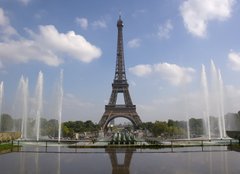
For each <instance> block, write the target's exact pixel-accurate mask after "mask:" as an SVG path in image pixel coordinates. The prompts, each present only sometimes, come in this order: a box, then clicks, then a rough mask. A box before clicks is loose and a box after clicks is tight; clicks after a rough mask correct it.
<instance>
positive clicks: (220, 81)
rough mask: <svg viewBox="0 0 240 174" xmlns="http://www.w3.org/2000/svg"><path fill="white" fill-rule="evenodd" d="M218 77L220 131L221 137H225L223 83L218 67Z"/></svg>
mask: <svg viewBox="0 0 240 174" xmlns="http://www.w3.org/2000/svg"><path fill="white" fill-rule="evenodd" d="M218 79H219V92H220V94H219V95H220V118H221V123H222V132H223V137H226V136H227V135H226V125H225V117H224V112H225V111H224V89H223V88H224V84H223V80H222V75H221V71H220V69H219V70H218Z"/></svg>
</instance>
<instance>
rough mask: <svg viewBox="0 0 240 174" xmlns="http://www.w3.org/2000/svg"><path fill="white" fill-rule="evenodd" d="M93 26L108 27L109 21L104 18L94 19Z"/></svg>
mask: <svg viewBox="0 0 240 174" xmlns="http://www.w3.org/2000/svg"><path fill="white" fill-rule="evenodd" d="M92 26H93V27H94V28H107V23H106V21H105V20H104V19H100V20H97V21H94V22H93V23H92Z"/></svg>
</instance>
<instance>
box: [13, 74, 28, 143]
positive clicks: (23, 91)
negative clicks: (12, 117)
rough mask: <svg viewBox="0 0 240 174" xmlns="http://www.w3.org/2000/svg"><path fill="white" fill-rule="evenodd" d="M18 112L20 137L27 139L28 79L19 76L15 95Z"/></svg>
mask: <svg viewBox="0 0 240 174" xmlns="http://www.w3.org/2000/svg"><path fill="white" fill-rule="evenodd" d="M16 99H17V100H18V102H17V105H18V108H19V111H18V114H20V116H21V117H22V124H21V132H22V137H21V138H22V139H27V127H28V126H27V122H28V79H27V78H24V77H23V76H21V78H20V81H19V85H18V89H17V96H16Z"/></svg>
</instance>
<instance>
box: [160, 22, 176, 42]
mask: <svg viewBox="0 0 240 174" xmlns="http://www.w3.org/2000/svg"><path fill="white" fill-rule="evenodd" d="M172 30H173V26H172V22H171V20H167V21H166V23H165V24H163V25H161V26H159V31H158V36H159V37H160V39H168V38H169V37H170V32H171V31H172Z"/></svg>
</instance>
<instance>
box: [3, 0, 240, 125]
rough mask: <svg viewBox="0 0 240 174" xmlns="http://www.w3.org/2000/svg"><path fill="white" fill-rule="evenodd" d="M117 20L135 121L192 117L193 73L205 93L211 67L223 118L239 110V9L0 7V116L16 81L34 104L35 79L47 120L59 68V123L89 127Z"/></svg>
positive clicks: (75, 1)
mask: <svg viewBox="0 0 240 174" xmlns="http://www.w3.org/2000/svg"><path fill="white" fill-rule="evenodd" d="M119 13H121V16H122V20H123V22H124V29H123V36H124V51H125V63H126V71H127V79H128V82H129V84H130V87H129V90H130V94H131V97H132V100H133V102H134V104H136V105H137V111H138V113H139V115H140V117H141V119H142V120H143V121H155V120H166V119H169V118H171V119H185V118H186V115H188V116H190V117H191V116H195V117H201V116H202V112H203V111H202V110H203V109H202V104H201V82H200V81H201V71H202V64H203V65H205V67H206V71H207V77H208V83H209V86H211V60H213V62H214V63H215V66H216V67H217V69H220V70H221V75H222V79H223V82H224V99H225V103H224V104H225V107H224V110H225V113H227V112H237V111H238V110H240V100H238V99H239V97H240V79H239V73H240V46H239V45H240V39H239V37H238V36H239V31H240V24H239V23H240V22H239V20H240V1H238V0H211V1H209V0H154V1H151V2H150V1H147V0H132V1H130V2H129V1H127V0H122V1H116V0H114V1H112V0H101V1H96V0H95V1H94V0H88V1H86V0H68V1H65V0H51V1H49V0H0V81H3V82H4V100H3V109H2V110H3V112H8V113H11V112H12V107H13V103H14V98H15V95H16V90H17V86H18V82H19V79H20V77H21V76H22V75H23V76H24V77H28V79H29V95H30V98H33V96H34V88H35V85H36V81H37V77H38V73H39V71H42V72H43V75H44V94H43V95H44V111H43V113H44V115H45V116H46V117H50V118H51V117H52V116H51V114H50V111H49V110H50V109H49V101H50V100H51V99H50V98H51V97H50V96H52V95H51V94H52V93H53V91H54V86H55V84H56V81H57V80H58V79H59V74H60V71H61V69H63V71H64V82H63V88H64V99H63V120H88V119H91V120H93V121H94V122H98V121H99V120H100V118H101V116H102V114H103V112H104V105H105V104H107V103H108V100H109V97H110V94H111V83H112V81H113V77H114V70H115V61H116V43H117V27H116V22H117V20H118V17H119ZM209 88H210V89H209V90H210V93H211V87H209ZM213 105H214V104H213ZM212 108H214V107H212Z"/></svg>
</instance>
